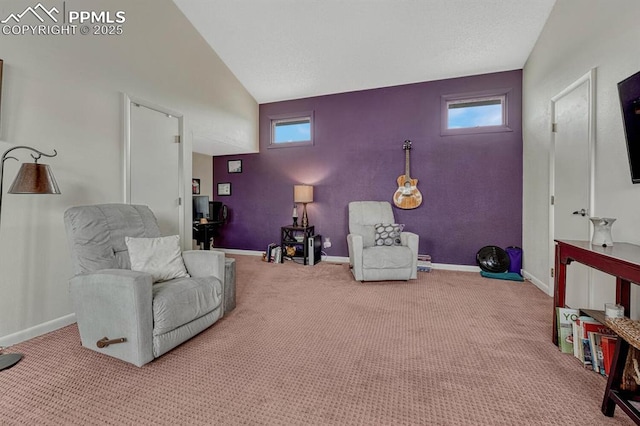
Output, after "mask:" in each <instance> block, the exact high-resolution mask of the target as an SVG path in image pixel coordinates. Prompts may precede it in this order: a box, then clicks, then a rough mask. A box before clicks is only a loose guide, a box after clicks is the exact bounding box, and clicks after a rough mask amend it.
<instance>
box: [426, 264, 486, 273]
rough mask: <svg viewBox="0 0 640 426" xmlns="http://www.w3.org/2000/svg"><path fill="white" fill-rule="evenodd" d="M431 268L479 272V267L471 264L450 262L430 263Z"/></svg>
mask: <svg viewBox="0 0 640 426" xmlns="http://www.w3.org/2000/svg"><path fill="white" fill-rule="evenodd" d="M431 267H432V268H433V269H442V270H443V271H460V272H480V268H479V267H477V266H473V265H455V264H452V263H432V264H431Z"/></svg>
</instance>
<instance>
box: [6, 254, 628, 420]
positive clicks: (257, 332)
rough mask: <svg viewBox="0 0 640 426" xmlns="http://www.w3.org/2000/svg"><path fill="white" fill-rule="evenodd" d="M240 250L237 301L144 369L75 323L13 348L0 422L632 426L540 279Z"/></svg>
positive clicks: (11, 349) (7, 371)
mask: <svg viewBox="0 0 640 426" xmlns="http://www.w3.org/2000/svg"><path fill="white" fill-rule="evenodd" d="M236 258H237V268H238V270H237V276H238V285H237V290H238V292H237V303H238V305H237V308H236V309H235V311H233V312H232V313H231V314H230V315H229V316H228V317H226V318H225V319H223V320H221V321H219V322H218V323H216V324H215V325H214V326H213V327H211V328H209V329H208V330H206V331H205V332H203V333H201V334H200V335H199V336H197V337H196V338H194V339H192V340H190V341H189V342H187V343H185V344H183V345H182V346H180V347H178V348H176V349H174V350H173V351H171V352H169V353H168V354H166V355H165V356H163V357H161V358H159V359H158V360H156V361H154V362H152V363H151V364H148V365H146V366H145V367H143V368H137V367H134V366H132V365H129V364H126V363H124V362H121V361H118V360H115V359H112V358H109V357H106V356H103V355H100V354H97V353H95V352H93V351H90V350H87V349H83V348H81V347H80V344H79V337H78V333H77V329H76V327H75V326H70V327H66V328H64V329H62V330H58V331H56V332H53V333H50V334H48V335H45V336H42V337H39V338H36V339H33V340H31V341H29V342H25V343H23V344H20V345H17V346H15V347H12V348H10V351H9V352H18V351H21V352H24V353H25V359H24V360H23V361H22V362H21V363H20V364H18V365H17V366H15V367H13V368H12V369H10V370H6V371H4V372H0V424H2V425H13V424H33V425H36V424H37V425H53V424H70V425H86V424H110V425H120V424H136V425H144V424H149V425H151V424H155V425H157V424H175V425H192V424H193V425H212V424H221V425H236V424H239V425H261V424H269V425H301V424H332V425H337V424H340V425H562V426H566V425H581V426H583V425H621V424H625V425H626V424H631V422H630V421H629V420H628V418H627V417H626V416H625V415H624V413H622V412H621V411H620V410H619V409H617V410H616V417H615V418H613V419H609V418H606V417H604V416H603V415H602V414H601V413H600V403H601V398H602V394H603V391H604V387H605V379H604V378H602V377H600V376H598V375H596V374H595V373H593V372H590V371H587V370H584V369H583V368H582V367H581V366H580V365H579V364H578V362H577V360H575V359H574V358H573V357H571V356H568V355H564V354H561V353H560V352H559V351H558V350H557V349H556V348H555V347H554V346H553V345H552V344H551V341H550V340H551V313H552V300H551V298H549V297H548V296H546V295H544V294H542V292H540V291H539V290H538V289H536V288H535V287H534V286H533V285H532V284H530V283H517V282H511V281H498V280H489V279H484V278H481V277H480V276H479V274H476V273H463V272H448V271H432V272H430V273H420V274H419V280H417V281H412V282H409V283H405V282H394V283H390V282H384V283H368V284H361V283H358V282H354V281H353V279H352V278H351V275H350V273H349V271H348V269H347V266H346V265H333V264H329V263H326V262H325V263H320V264H318V265H317V266H315V267H305V266H301V265H297V264H291V263H287V264H284V265H276V264H266V263H263V262H261V261H260V260H259V258H257V257H244V256H236Z"/></svg>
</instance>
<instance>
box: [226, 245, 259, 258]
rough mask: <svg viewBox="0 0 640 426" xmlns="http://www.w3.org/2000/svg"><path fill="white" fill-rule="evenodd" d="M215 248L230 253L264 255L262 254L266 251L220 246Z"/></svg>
mask: <svg viewBox="0 0 640 426" xmlns="http://www.w3.org/2000/svg"><path fill="white" fill-rule="evenodd" d="M213 250H218V251H221V252H224V253H229V254H244V255H247V256H262V254H263V253H264V252H263V251H257V250H240V249H226V248H219V247H214V248H213Z"/></svg>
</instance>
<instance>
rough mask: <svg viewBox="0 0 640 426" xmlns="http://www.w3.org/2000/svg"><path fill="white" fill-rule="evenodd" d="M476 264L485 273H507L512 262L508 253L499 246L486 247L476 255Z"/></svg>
mask: <svg viewBox="0 0 640 426" xmlns="http://www.w3.org/2000/svg"><path fill="white" fill-rule="evenodd" d="M476 262H478V266H480V269H482V270H483V271H485V272H505V271H507V270H508V269H509V265H510V264H511V261H510V260H509V255H508V254H507V252H506V251H504V250H503V249H501V248H500V247H498V246H484V247H482V248H481V249H480V250H478V253H476Z"/></svg>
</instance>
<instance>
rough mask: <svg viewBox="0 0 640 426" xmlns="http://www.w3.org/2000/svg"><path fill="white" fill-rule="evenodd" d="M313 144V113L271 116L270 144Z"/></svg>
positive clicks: (274, 145) (272, 145) (273, 145)
mask: <svg viewBox="0 0 640 426" xmlns="http://www.w3.org/2000/svg"><path fill="white" fill-rule="evenodd" d="M312 144H313V114H311V113H306V114H304V115H303V114H299V115H296V116H286V117H271V144H270V147H276V146H298V145H312Z"/></svg>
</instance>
